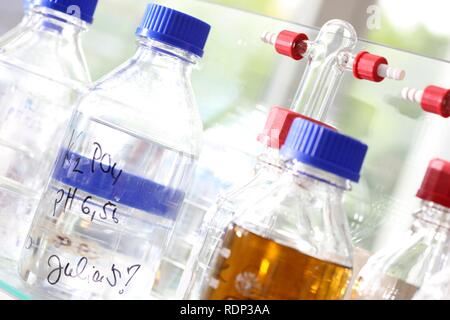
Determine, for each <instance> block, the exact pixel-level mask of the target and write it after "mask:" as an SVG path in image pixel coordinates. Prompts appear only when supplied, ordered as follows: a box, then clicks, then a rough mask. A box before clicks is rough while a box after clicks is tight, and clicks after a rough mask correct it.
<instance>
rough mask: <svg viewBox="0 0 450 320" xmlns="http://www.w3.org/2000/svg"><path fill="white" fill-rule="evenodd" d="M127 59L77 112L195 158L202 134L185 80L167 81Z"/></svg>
mask: <svg viewBox="0 0 450 320" xmlns="http://www.w3.org/2000/svg"><path fill="white" fill-rule="evenodd" d="M169 79H172V80H173V79H174V78H173V76H172V77H171V76H169V75H167V76H160V74H159V73H158V72H157V71H155V70H152V68H150V69H146V70H144V69H143V68H142V65H141V64H139V63H137V62H136V61H133V60H130V61H127V62H125V63H124V64H122V65H121V66H119V67H118V68H116V69H115V70H114V71H112V72H111V73H110V74H108V75H106V76H105V77H103V78H102V79H100V80H99V81H98V82H96V83H95V84H94V85H93V86H92V87H91V89H90V90H89V91H88V93H87V95H86V96H85V97H83V99H82V101H81V103H80V106H79V111H80V112H82V113H85V114H88V115H89V116H91V117H96V118H99V119H102V120H103V121H106V122H110V123H112V124H114V125H116V126H120V127H125V128H128V129H129V130H132V131H133V132H134V133H135V134H136V135H141V136H145V137H146V139H149V140H153V141H156V142H158V143H160V144H162V145H167V146H169V147H171V148H173V149H177V150H181V151H183V152H186V153H188V154H192V155H194V156H196V157H198V155H199V153H200V145H201V136H202V132H203V126H202V121H201V118H200V113H199V112H198V109H197V106H196V104H195V99H194V97H193V93H192V91H191V89H190V86H188V84H186V81H187V80H179V82H183V83H182V85H180V84H177V83H174V82H173V81H169Z"/></svg>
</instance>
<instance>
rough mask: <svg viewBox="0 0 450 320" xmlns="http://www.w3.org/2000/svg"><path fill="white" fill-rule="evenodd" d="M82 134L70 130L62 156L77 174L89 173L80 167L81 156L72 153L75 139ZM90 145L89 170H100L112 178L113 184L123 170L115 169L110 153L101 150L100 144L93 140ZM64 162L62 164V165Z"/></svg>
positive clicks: (115, 165)
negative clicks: (91, 149)
mask: <svg viewBox="0 0 450 320" xmlns="http://www.w3.org/2000/svg"><path fill="white" fill-rule="evenodd" d="M82 135H83V133H82V132H81V133H78V134H77V133H76V132H75V130H73V131H72V134H71V136H70V140H69V144H68V147H67V150H66V154H65V156H64V162H65V163H66V164H68V165H69V167H70V168H72V172H73V173H77V174H89V173H88V172H85V171H84V170H82V169H81V168H80V162H81V159H82V156H80V155H78V154H75V153H72V150H73V148H74V146H75V144H76V142H77V140H78V139H79V138H80V137H81V136H82ZM92 146H93V147H94V151H93V153H92V156H91V157H90V158H89V159H90V171H91V173H94V172H96V171H98V170H100V172H102V173H104V174H106V175H108V176H109V177H110V178H111V180H112V185H115V184H116V183H117V182H118V181H119V178H120V177H121V175H122V172H123V170H122V169H120V170H119V169H117V162H114V161H113V159H112V155H111V154H109V153H107V152H105V151H104V150H103V147H102V145H101V144H100V143H99V142H93V144H92ZM64 162H63V163H62V165H63V166H64Z"/></svg>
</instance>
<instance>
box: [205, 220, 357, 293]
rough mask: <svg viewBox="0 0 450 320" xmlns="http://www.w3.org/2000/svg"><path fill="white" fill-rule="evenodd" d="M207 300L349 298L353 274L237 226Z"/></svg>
mask: <svg viewBox="0 0 450 320" xmlns="http://www.w3.org/2000/svg"><path fill="white" fill-rule="evenodd" d="M216 260H217V261H216V265H215V266H214V267H213V270H214V271H213V272H212V279H210V281H209V287H208V290H206V291H205V292H204V294H203V297H202V298H203V299H209V300H228V299H238V300H277V299H284V300H314V299H316V300H319V299H320V300H325V299H341V298H343V296H344V294H345V291H346V289H347V285H348V283H349V280H350V277H351V273H352V270H351V268H348V267H344V266H341V265H338V264H335V263H331V262H327V261H323V260H319V259H317V258H314V257H311V256H308V255H305V254H303V253H301V252H299V251H297V250H295V249H292V248H290V247H287V246H284V245H281V244H279V243H276V242H274V241H272V240H269V239H266V238H263V237H261V236H259V235H257V234H255V233H252V232H250V231H248V230H246V229H244V228H241V227H239V226H237V225H232V226H231V227H230V228H229V229H228V231H227V233H226V235H225V238H224V243H223V246H222V249H221V251H220V255H219V257H218V258H217V259H216Z"/></svg>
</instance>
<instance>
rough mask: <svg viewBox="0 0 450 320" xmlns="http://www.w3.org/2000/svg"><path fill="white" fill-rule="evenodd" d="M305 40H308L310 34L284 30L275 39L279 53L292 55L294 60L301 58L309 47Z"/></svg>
mask: <svg viewBox="0 0 450 320" xmlns="http://www.w3.org/2000/svg"><path fill="white" fill-rule="evenodd" d="M305 40H308V36H307V35H306V34H304V33H296V32H292V31H288V30H283V31H281V32H280V33H279V34H278V37H277V40H276V41H275V50H276V51H277V52H278V53H279V54H282V55H285V56H288V57H291V58H292V59H294V60H300V59H302V58H303V54H304V53H305V52H306V49H307V48H308V46H307V44H306V43H305V42H304V41H305Z"/></svg>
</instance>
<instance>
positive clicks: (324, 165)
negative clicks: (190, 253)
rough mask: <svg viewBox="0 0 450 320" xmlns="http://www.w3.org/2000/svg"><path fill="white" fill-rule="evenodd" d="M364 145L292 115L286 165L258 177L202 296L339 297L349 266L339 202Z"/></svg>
mask: <svg viewBox="0 0 450 320" xmlns="http://www.w3.org/2000/svg"><path fill="white" fill-rule="evenodd" d="M366 152H367V146H366V145H364V144H363V143H361V142H359V141H357V140H354V139H352V138H350V137H347V136H345V135H342V134H339V133H337V132H335V131H333V130H331V129H328V128H325V127H324V126H321V125H320V124H316V123H313V122H311V121H308V120H305V119H295V120H294V122H293V124H292V127H291V129H290V131H289V135H288V137H287V139H286V142H285V144H284V146H283V147H282V148H281V151H280V153H281V156H282V157H283V158H284V160H285V172H284V173H283V174H282V175H281V176H280V177H279V178H278V179H277V180H276V181H275V182H274V183H273V184H272V185H271V186H270V187H269V188H266V187H263V188H261V186H259V185H256V186H255V187H254V190H253V193H252V194H253V196H252V197H249V199H248V201H246V202H242V203H239V206H238V207H237V208H236V212H235V213H234V216H233V218H232V220H231V222H230V223H228V225H226V226H225V228H224V231H223V232H222V233H221V237H220V239H218V240H217V241H216V247H215V248H214V252H213V254H211V255H210V259H209V261H208V267H207V272H205V274H204V275H203V279H202V283H201V289H200V293H201V294H200V298H201V299H212V300H227V299H238V300H246V299H252V300H253V299H255V300H260V299H270V300H272V299H289V300H303V299H341V298H342V297H343V295H344V293H345V291H346V289H347V284H348V281H349V279H350V276H351V270H352V245H351V240H350V235H349V230H348V225H347V221H346V216H345V214H344V210H343V207H342V196H343V194H344V192H345V191H346V190H348V189H349V181H348V180H352V181H355V182H357V181H358V180H359V171H360V169H361V167H362V163H363V160H364V157H365V154H366Z"/></svg>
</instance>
